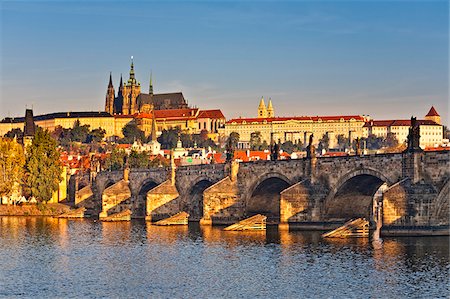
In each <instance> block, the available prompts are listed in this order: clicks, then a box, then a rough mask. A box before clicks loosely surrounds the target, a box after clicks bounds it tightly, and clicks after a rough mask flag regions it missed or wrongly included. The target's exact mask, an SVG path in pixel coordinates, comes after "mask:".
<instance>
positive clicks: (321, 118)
mask: <svg viewBox="0 0 450 299" xmlns="http://www.w3.org/2000/svg"><path fill="white" fill-rule="evenodd" d="M340 119H343V120H344V121H349V120H351V119H354V120H359V121H364V120H365V118H364V117H363V116H361V115H338V116H293V117H267V118H256V117H254V118H234V119H230V120H229V121H227V124H231V123H233V122H236V123H238V124H242V123H243V122H244V121H245V122H247V123H253V122H258V123H263V122H264V121H266V122H267V123H271V122H279V121H288V120H297V121H315V122H317V121H338V120H340Z"/></svg>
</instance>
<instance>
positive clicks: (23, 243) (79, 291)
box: [0, 217, 449, 298]
mask: <svg viewBox="0 0 450 299" xmlns="http://www.w3.org/2000/svg"><path fill="white" fill-rule="evenodd" d="M448 241H449V238H448V237H432V238H426V237H421V238H386V239H384V240H383V242H382V243H381V244H378V246H376V245H374V244H373V243H371V242H369V241H368V240H367V239H364V238H357V239H323V238H322V237H321V234H320V233H319V232H304V231H303V232H302V231H294V232H289V231H287V230H278V228H277V227H269V228H268V229H267V231H254V232H233V231H223V230H222V229H221V228H218V227H209V226H200V225H198V224H190V225H189V226H170V227H161V226H155V225H151V224H150V223H148V222H145V221H131V222H111V223H109V222H94V221H91V220H67V219H56V218H50V217H41V218H39V217H0V248H2V254H1V255H0V265H2V267H0V286H3V288H1V287H0V297H1V296H26V297H30V296H38V297H47V296H50V297H64V296H80V297H102V296H104V297H137V296H144V297H164V298H173V297H177V298H179V297H205V296H206V297H229V298H234V297H258V296H261V297H334V296H336V295H339V296H341V297H343V296H346V297H363V296H364V297H408V296H413V297H439V296H442V295H443V294H448V291H449V286H448V283H447V282H448V280H447V276H448V267H449V261H448V256H449V245H448ZM11 277H14V279H11ZM42 277H44V278H45V279H42ZM324 286H327V287H324ZM211 294H212V295H211ZM209 295H211V296H209Z"/></svg>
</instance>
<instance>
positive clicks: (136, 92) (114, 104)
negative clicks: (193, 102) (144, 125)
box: [105, 58, 189, 115]
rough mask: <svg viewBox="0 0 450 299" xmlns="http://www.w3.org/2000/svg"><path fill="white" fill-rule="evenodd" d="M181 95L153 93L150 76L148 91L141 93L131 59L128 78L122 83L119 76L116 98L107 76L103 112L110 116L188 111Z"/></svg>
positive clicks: (179, 93)
mask: <svg viewBox="0 0 450 299" xmlns="http://www.w3.org/2000/svg"><path fill="white" fill-rule="evenodd" d="M188 108H189V107H188V104H187V102H186V100H185V99H184V96H183V93H181V92H173V93H161V94H154V93H153V83H152V76H151V75H150V84H149V91H148V94H147V93H141V83H140V82H138V81H137V80H136V76H135V73H134V63H133V58H132V59H131V67H130V78H129V79H128V81H127V82H126V84H124V83H123V80H122V76H120V83H119V90H118V93H117V96H116V93H115V90H114V86H113V83H112V75H111V74H110V75H109V84H108V88H107V91H106V100H105V111H106V112H108V113H109V114H111V115H132V114H136V113H150V112H152V111H153V110H170V109H188Z"/></svg>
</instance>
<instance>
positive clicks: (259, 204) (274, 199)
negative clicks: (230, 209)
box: [245, 177, 290, 223]
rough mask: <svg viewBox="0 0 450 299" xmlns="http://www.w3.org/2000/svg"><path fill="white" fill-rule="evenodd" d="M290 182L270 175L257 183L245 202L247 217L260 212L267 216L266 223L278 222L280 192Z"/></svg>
mask: <svg viewBox="0 0 450 299" xmlns="http://www.w3.org/2000/svg"><path fill="white" fill-rule="evenodd" d="M289 186H290V184H289V183H288V182H287V181H286V180H284V179H282V178H279V177H270V178H267V179H265V180H263V181H262V182H260V183H259V184H258V186H257V187H256V188H255V189H254V191H253V192H252V194H251V196H250V198H249V199H248V201H247V204H246V211H245V212H246V215H247V216H248V217H250V216H253V215H256V214H262V215H265V216H267V223H279V222H280V197H281V195H280V192H281V191H283V190H284V189H286V188H288V187H289Z"/></svg>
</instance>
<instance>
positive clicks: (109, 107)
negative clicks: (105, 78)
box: [105, 73, 115, 114]
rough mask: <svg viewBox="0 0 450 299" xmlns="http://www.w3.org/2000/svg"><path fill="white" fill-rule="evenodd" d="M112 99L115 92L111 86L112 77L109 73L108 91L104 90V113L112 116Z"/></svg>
mask: <svg viewBox="0 0 450 299" xmlns="http://www.w3.org/2000/svg"><path fill="white" fill-rule="evenodd" d="M114 97H115V91H114V86H113V84H112V75H111V73H109V84H108V89H107V90H106V100H105V111H106V112H108V113H110V114H114Z"/></svg>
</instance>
